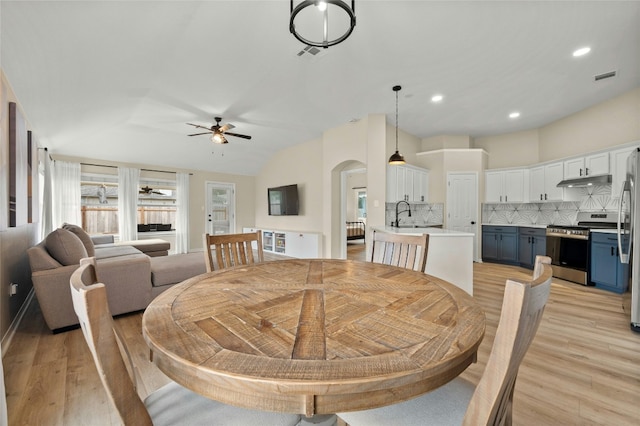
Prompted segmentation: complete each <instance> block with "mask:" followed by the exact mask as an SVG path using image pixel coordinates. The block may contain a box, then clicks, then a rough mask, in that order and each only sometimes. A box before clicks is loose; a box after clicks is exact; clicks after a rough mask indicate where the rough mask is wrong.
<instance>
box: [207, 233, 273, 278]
mask: <svg viewBox="0 0 640 426" xmlns="http://www.w3.org/2000/svg"><path fill="white" fill-rule="evenodd" d="M254 242H255V243H256V253H257V255H256V256H254V254H253V248H252V246H253V243H254ZM213 252H215V261H214V259H213ZM204 256H205V264H206V266H207V272H211V271H215V270H216V269H224V268H230V267H232V266H238V265H249V264H251V263H258V262H263V261H264V251H263V248H262V231H260V230H258V231H256V232H246V233H243V234H220V235H210V234H204Z"/></svg>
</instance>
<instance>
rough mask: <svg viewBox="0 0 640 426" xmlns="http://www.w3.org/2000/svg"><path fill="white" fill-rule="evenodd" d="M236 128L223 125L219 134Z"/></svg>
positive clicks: (231, 125)
mask: <svg viewBox="0 0 640 426" xmlns="http://www.w3.org/2000/svg"><path fill="white" fill-rule="evenodd" d="M235 127H236V126H234V125H233V124H229V123H227V124H225V125H224V126H222V127H220V131H221V132H226V131H227V130H231V129H233V128H235Z"/></svg>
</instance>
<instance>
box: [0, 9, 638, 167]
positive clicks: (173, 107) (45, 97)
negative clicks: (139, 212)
mask: <svg viewBox="0 0 640 426" xmlns="http://www.w3.org/2000/svg"><path fill="white" fill-rule="evenodd" d="M289 8H290V3H289V2H288V1H284V0H283V1H126V2H125V1H55V0H52V1H23V0H20V1H5V0H3V1H2V2H0V15H1V28H0V29H1V34H0V36H1V38H0V43H1V46H0V47H1V50H0V54H1V56H0V59H1V60H2V62H1V66H2V68H3V69H4V71H5V73H6V75H7V78H8V80H9V82H10V84H11V86H12V88H13V90H14V92H15V93H16V96H17V97H18V100H19V102H20V103H21V105H22V106H23V108H24V110H25V114H26V116H27V118H28V120H29V122H30V125H31V129H32V130H33V131H34V134H35V135H36V137H37V138H38V140H39V142H40V145H41V146H47V147H48V148H49V150H50V151H51V152H53V153H57V154H64V155H74V156H81V157H88V158H96V159H104V160H112V161H124V162H138V163H144V164H150V165H158V166H167V167H178V168H188V169H202V170H211V171H219V172H225V173H239V174H247V175H255V174H257V173H258V172H259V171H260V169H261V168H262V166H263V165H264V164H265V162H266V161H267V160H268V158H269V157H270V156H271V155H272V154H273V153H274V152H276V151H278V150H281V149H283V148H286V147H288V146H291V145H293V144H298V143H302V142H306V141H309V140H312V139H314V138H319V137H321V135H322V132H323V131H324V130H327V129H329V128H332V127H335V126H339V125H342V124H344V123H347V122H349V121H350V120H354V119H360V118H362V117H365V116H366V115H367V114H370V113H384V114H386V115H387V119H388V121H389V122H390V123H394V120H395V95H394V93H393V91H392V90H391V88H392V86H393V85H395V84H401V85H402V86H403V90H402V91H401V92H400V101H399V103H400V105H399V110H400V121H399V124H400V128H402V129H403V130H405V131H406V132H409V133H411V134H413V135H415V136H417V137H420V138H424V137H429V136H435V135H441V134H462V135H469V136H471V137H478V136H485V135H492V134H501V133H507V132H514V131H519V130H525V129H531V128H536V127H540V126H543V125H545V124H548V123H550V122H553V121H555V120H557V119H559V118H562V117H565V116H567V115H570V114H573V113H575V112H577V111H580V110H582V109H584V108H587V107H589V106H592V105H595V104H598V103H600V102H602V101H605V100H607V99H610V98H613V97H615V96H618V95H620V94H622V93H625V92H627V91H629V90H631V89H633V88H635V87H638V86H640V2H638V1H620V2H617V1H604V2H593V1H563V2H560V1H558V2H552V1H545V2H541V1H531V2H528V1H518V2H515V1H513V2H506V1H501V2H498V1H494V2H485V1H469V2H465V1H446V2H436V1H362V0H360V1H356V18H357V25H356V27H355V30H354V32H353V34H352V35H351V37H349V38H348V39H347V40H346V41H345V42H343V43H341V44H339V45H337V46H334V47H331V48H329V49H325V50H321V52H320V53H319V54H318V55H316V56H313V55H310V54H303V55H301V56H299V55H298V53H299V52H300V51H301V50H302V49H303V48H304V45H302V44H301V43H300V42H299V41H298V40H296V39H295V38H294V37H293V36H292V35H291V34H290V33H289V22H288V20H289ZM583 46H590V47H591V49H592V50H591V52H590V53H589V54H587V55H585V56H583V57H579V58H574V57H573V56H572V52H573V51H574V50H576V49H577V48H580V47H583ZM609 71H617V75H616V77H614V78H610V79H605V80H602V81H599V82H595V81H594V76H596V75H599V74H602V73H606V72H609ZM434 94H442V95H443V96H444V99H443V101H442V102H440V103H437V104H436V103H432V102H431V97H432V96H433V95H434ZM512 111H519V112H520V113H521V116H520V117H519V118H518V119H509V118H508V114H509V113H510V112H512ZM215 116H221V117H223V123H232V124H234V125H235V126H236V127H235V129H233V131H234V132H237V133H242V134H248V135H251V136H253V139H252V140H250V141H249V140H244V139H238V138H234V137H229V138H228V139H229V143H228V144H226V145H214V144H213V143H212V142H211V141H210V139H209V138H208V137H207V136H194V137H188V136H187V135H188V134H191V133H195V131H194V130H196V129H194V128H192V127H190V126H188V125H186V123H187V122H190V123H197V124H201V125H205V126H210V125H211V124H212V123H213V118H214V117H215Z"/></svg>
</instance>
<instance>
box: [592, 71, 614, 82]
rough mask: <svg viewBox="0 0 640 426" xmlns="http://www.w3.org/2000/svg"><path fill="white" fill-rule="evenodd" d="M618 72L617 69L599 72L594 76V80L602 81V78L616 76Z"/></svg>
mask: <svg viewBox="0 0 640 426" xmlns="http://www.w3.org/2000/svg"><path fill="white" fill-rule="evenodd" d="M616 74H617V71H609V72H605V73H603V74H598V75H596V76H595V77H593V81H600V80H604V79H606V78H611V77H615V76H616Z"/></svg>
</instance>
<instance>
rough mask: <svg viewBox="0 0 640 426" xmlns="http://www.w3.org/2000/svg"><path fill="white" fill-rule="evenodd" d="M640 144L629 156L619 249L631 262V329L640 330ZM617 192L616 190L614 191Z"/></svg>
mask: <svg viewBox="0 0 640 426" xmlns="http://www.w3.org/2000/svg"><path fill="white" fill-rule="evenodd" d="M638 173H640V148H635V149H634V150H633V152H632V153H631V155H629V158H628V159H627V173H626V178H625V181H624V184H623V185H622V188H621V193H620V200H619V204H618V251H619V253H620V261H621V262H622V263H629V264H630V265H629V270H630V271H631V276H630V281H631V282H630V287H631V329H632V330H633V331H636V332H639V333H640V176H639V175H638ZM612 195H614V194H612Z"/></svg>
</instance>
